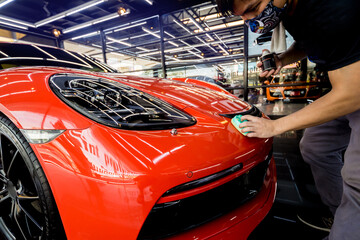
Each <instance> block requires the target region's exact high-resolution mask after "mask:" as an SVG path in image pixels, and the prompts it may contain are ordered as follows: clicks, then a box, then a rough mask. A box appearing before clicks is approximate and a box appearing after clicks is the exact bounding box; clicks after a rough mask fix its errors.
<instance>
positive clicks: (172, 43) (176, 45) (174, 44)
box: [165, 39, 179, 47]
mask: <svg viewBox="0 0 360 240" xmlns="http://www.w3.org/2000/svg"><path fill="white" fill-rule="evenodd" d="M165 40H166V39H165ZM168 43H170V44H171V45H173V46H175V47H178V46H179V44H176V43H174V42H172V41H168Z"/></svg>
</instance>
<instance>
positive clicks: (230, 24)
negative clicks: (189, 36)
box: [194, 20, 244, 33]
mask: <svg viewBox="0 0 360 240" xmlns="http://www.w3.org/2000/svg"><path fill="white" fill-rule="evenodd" d="M243 24H244V20H238V21H233V22H229V23H224V24H220V25H215V26H211V27H207V28H205V30H206V31H213V30H219V29H224V28H229V27H235V26H239V25H243ZM194 32H196V33H198V32H200V31H199V29H196V30H195V31H194Z"/></svg>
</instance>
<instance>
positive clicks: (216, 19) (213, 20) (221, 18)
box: [206, 17, 225, 23]
mask: <svg viewBox="0 0 360 240" xmlns="http://www.w3.org/2000/svg"><path fill="white" fill-rule="evenodd" d="M223 19H225V17H220V18H214V19H210V20H207V21H206V22H208V23H210V22H215V21H219V20H223Z"/></svg>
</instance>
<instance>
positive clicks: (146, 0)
mask: <svg viewBox="0 0 360 240" xmlns="http://www.w3.org/2000/svg"><path fill="white" fill-rule="evenodd" d="M145 2H147V3H148V4H150V5H153V2H152V1H150V0H145Z"/></svg>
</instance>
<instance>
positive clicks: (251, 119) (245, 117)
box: [241, 115, 259, 123]
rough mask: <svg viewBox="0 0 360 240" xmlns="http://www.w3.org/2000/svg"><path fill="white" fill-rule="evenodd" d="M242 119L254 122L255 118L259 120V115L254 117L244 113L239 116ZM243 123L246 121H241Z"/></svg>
mask: <svg viewBox="0 0 360 240" xmlns="http://www.w3.org/2000/svg"><path fill="white" fill-rule="evenodd" d="M244 120H247V121H250V122H251V121H253V122H256V121H257V120H259V117H254V116H251V115H244V116H242V117H241V121H244ZM243 123H246V122H243Z"/></svg>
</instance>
